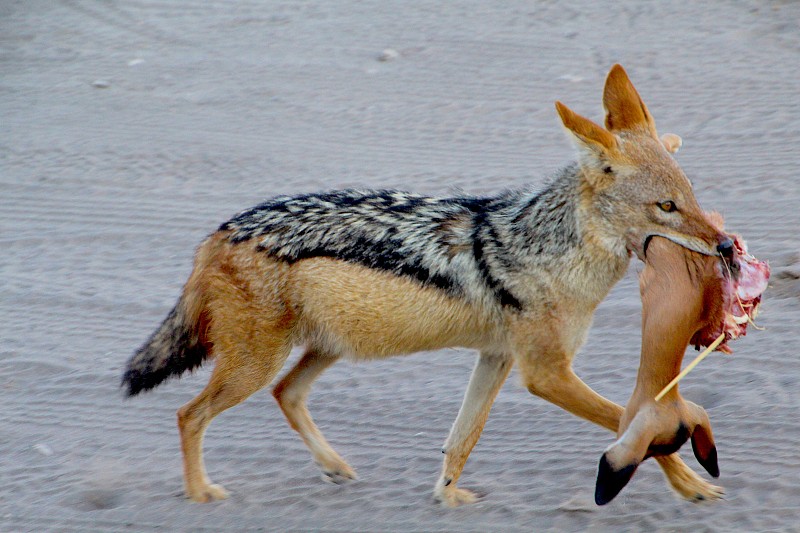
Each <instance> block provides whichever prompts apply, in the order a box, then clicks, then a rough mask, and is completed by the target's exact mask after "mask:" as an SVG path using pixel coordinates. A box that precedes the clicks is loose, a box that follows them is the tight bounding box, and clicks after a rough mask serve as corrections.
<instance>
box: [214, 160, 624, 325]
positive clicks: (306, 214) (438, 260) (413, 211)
mask: <svg viewBox="0 0 800 533" xmlns="http://www.w3.org/2000/svg"><path fill="white" fill-rule="evenodd" d="M581 173H582V170H581V169H580V167H578V166H577V165H572V166H569V167H567V168H565V169H564V170H562V171H561V172H560V173H559V174H558V175H557V176H556V177H555V178H554V179H553V180H552V181H551V182H550V183H549V184H548V185H547V186H546V187H544V188H543V189H540V190H516V191H506V192H504V193H502V194H500V195H498V196H494V197H485V198H479V197H466V196H460V197H450V198H433V197H426V196H420V195H416V194H411V193H406V192H401V191H394V190H375V191H360V190H342V191H335V192H327V193H319V194H306V195H301V196H292V197H289V196H280V197H277V198H274V199H271V200H268V201H266V202H264V203H262V204H260V205H258V206H256V207H254V208H252V209H249V210H247V211H244V212H242V213H240V214H239V215H237V216H235V217H234V218H232V219H231V220H229V221H228V222H226V223H225V224H223V225H222V226H221V227H220V231H223V232H227V233H228V238H229V240H230V241H231V242H234V243H243V242H245V241H248V242H252V243H254V245H255V246H256V247H257V248H258V249H259V250H260V251H261V252H262V253H265V254H268V255H270V256H271V257H275V258H277V259H280V260H282V261H286V262H289V263H294V262H297V261H300V260H303V259H307V258H312V257H331V258H335V259H339V260H342V261H347V262H352V263H357V264H361V265H364V266H367V267H369V268H374V269H379V270H384V271H389V272H392V273H394V274H397V275H401V276H409V277H411V278H414V279H416V280H417V281H418V282H420V283H422V284H424V285H427V286H434V287H437V288H439V289H441V290H444V291H446V292H448V293H449V294H451V295H453V296H458V297H464V298H467V299H468V300H470V301H473V302H474V303H477V304H482V305H487V306H496V305H499V306H501V307H503V308H510V309H516V310H524V309H526V308H529V307H531V306H532V305H540V304H541V302H542V301H549V300H552V301H554V300H555V299H557V298H558V297H559V296H566V295H570V296H577V297H579V299H580V300H581V301H582V302H584V303H585V304H588V305H589V308H590V309H593V307H594V305H596V304H597V303H599V301H600V300H601V299H602V298H603V297H604V296H605V295H606V293H607V292H608V290H609V289H610V288H611V286H612V285H613V284H614V283H615V282H616V281H617V280H618V279H619V277H620V276H621V275H622V273H623V272H624V270H625V266H626V265H627V261H628V254H627V252H626V251H625V249H624V246H620V245H619V243H620V242H622V237H621V236H620V235H613V234H610V233H609V231H610V228H608V227H607V225H606V224H605V223H604V222H603V221H602V213H600V211H599V210H598V209H596V208H595V206H594V201H593V197H592V194H593V193H592V192H591V191H590V190H588V188H587V187H585V185H584V183H583V181H584V180H582V174H581ZM598 282H599V283H598ZM587 310H588V309H587Z"/></svg>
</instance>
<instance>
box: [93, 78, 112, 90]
mask: <svg viewBox="0 0 800 533" xmlns="http://www.w3.org/2000/svg"><path fill="white" fill-rule="evenodd" d="M110 85H111V84H110V83H108V81H106V80H94V81H93V82H92V87H94V88H95V89H108V87H109V86H110Z"/></svg>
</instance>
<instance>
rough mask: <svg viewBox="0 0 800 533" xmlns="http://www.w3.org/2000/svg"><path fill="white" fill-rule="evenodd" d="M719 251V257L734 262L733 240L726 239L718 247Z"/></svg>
mask: <svg viewBox="0 0 800 533" xmlns="http://www.w3.org/2000/svg"><path fill="white" fill-rule="evenodd" d="M717 251H718V252H719V255H721V256H722V257H723V258H725V259H728V260H732V259H733V239H731V238H730V237H728V238H726V239H725V240H724V241H722V242H721V243H719V244H718V245H717Z"/></svg>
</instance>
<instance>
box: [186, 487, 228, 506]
mask: <svg viewBox="0 0 800 533" xmlns="http://www.w3.org/2000/svg"><path fill="white" fill-rule="evenodd" d="M186 496H187V497H188V498H189V499H190V500H192V501H193V502H198V503H208V502H213V501H214V500H224V499H225V498H227V497H228V496H229V494H228V491H227V490H225V489H224V488H222V485H215V484H207V485H201V486H199V487H195V488H193V489H186Z"/></svg>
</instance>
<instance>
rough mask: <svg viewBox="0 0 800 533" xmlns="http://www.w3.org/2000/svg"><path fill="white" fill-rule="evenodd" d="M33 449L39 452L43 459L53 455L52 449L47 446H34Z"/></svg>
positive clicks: (40, 444)
mask: <svg viewBox="0 0 800 533" xmlns="http://www.w3.org/2000/svg"><path fill="white" fill-rule="evenodd" d="M33 449H34V450H36V451H37V452H39V453H40V454H42V455H44V456H45V457H50V456H51V455H53V449H52V448H51V447H50V446H48V445H47V444H42V443H39V444H34V445H33Z"/></svg>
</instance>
